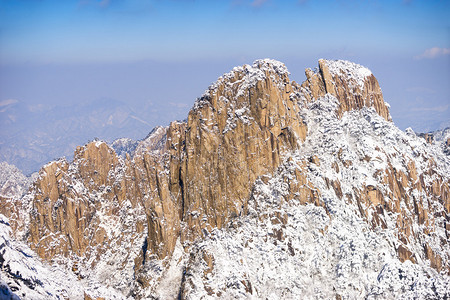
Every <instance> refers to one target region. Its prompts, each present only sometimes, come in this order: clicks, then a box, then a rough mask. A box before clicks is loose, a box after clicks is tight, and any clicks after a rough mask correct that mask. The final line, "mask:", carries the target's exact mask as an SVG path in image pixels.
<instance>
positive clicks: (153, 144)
mask: <svg viewBox="0 0 450 300" xmlns="http://www.w3.org/2000/svg"><path fill="white" fill-rule="evenodd" d="M306 73H307V80H306V81H305V82H304V83H303V84H302V85H298V84H297V83H295V82H292V81H290V80H289V78H288V71H287V68H286V67H285V66H284V65H283V64H282V63H280V62H277V61H273V60H268V59H266V60H258V61H256V62H255V63H254V64H253V65H252V66H248V65H245V66H243V67H237V68H235V69H233V71H231V72H230V73H227V74H225V75H223V76H222V77H220V78H219V79H218V81H217V82H216V83H214V84H212V85H211V86H210V88H209V89H208V91H207V92H205V94H204V95H203V96H202V97H201V98H200V99H198V101H197V102H196V103H195V105H194V108H193V109H192V110H191V112H190V113H189V116H188V119H187V120H186V121H185V122H172V123H171V124H170V125H169V126H168V127H157V128H155V129H154V130H153V131H152V132H151V133H150V134H149V135H148V136H147V137H146V138H145V139H144V140H142V141H139V142H134V141H132V140H128V139H122V140H119V141H117V142H115V143H114V144H113V145H112V148H111V147H110V146H109V145H107V144H106V143H103V142H100V141H97V142H92V143H89V144H87V145H85V146H83V147H78V148H77V151H76V152H75V155H74V161H73V162H68V161H66V160H59V161H55V162H51V163H49V164H47V165H45V166H44V167H43V168H42V169H41V172H40V176H39V178H38V179H37V180H36V181H35V183H34V185H33V188H32V189H31V190H30V192H29V193H28V194H27V195H26V196H25V197H23V198H22V200H21V203H20V205H19V209H17V208H15V207H13V208H14V213H13V214H8V216H10V217H12V219H11V218H10V220H9V221H8V220H7V219H5V218H3V217H2V219H1V220H3V221H2V222H3V223H2V224H0V225H1V226H2V227H1V231H0V235H1V237H2V240H0V258H1V260H0V261H1V263H2V265H1V273H0V274H1V278H0V279H1V280H0V293H1V292H4V294H5V295H6V294H7V293H9V295H10V296H11V293H15V294H16V295H18V296H20V297H23V298H25V299H35V298H37V299H40V298H46V297H47V298H52V297H53V298H55V297H56V298H57V297H58V295H59V296H64V297H69V298H73V299H80V298H82V297H85V294H86V295H89V297H105V298H108V299H109V298H115V297H116V298H126V297H131V298H143V299H148V298H156V299H174V298H181V299H214V298H223V299H362V298H367V299H392V298H405V299H445V298H448V297H450V294H449V291H450V277H449V273H448V272H449V271H450V247H449V233H450V232H449V229H450V228H449V226H448V222H449V220H450V217H449V210H450V200H449V199H450V198H449V195H450V188H449V185H450V157H449V156H448V155H446V154H445V151H446V148H445V147H443V146H442V145H443V144H445V143H446V142H447V141H446V139H447V138H448V137H447V135H445V134H444V133H442V134H441V136H439V138H437V140H436V142H432V143H429V142H427V140H426V139H423V138H422V137H419V136H417V135H416V134H415V133H414V132H413V131H412V130H406V132H403V131H401V130H399V129H398V128H397V127H396V126H395V125H394V123H392V121H391V118H390V114H389V106H388V105H387V104H386V103H385V102H384V99H383V96H382V93H381V89H380V87H379V85H378V82H377V81H376V79H375V77H374V76H373V75H372V73H371V72H370V71H369V70H368V69H366V68H364V67H362V66H360V65H357V64H354V63H351V62H347V61H327V60H320V61H319V70H318V71H317V72H315V73H314V72H312V71H308V70H307V72H306ZM113 148H114V149H113ZM243 166H245V167H243ZM0 200H2V199H0ZM7 203H10V202H7ZM11 203H12V202H11ZM17 204H18V203H17ZM8 224H11V225H8ZM16 227H17V228H19V229H15V228H16ZM11 229H12V230H11ZM11 231H15V232H14V233H15V234H16V236H17V232H20V233H22V234H21V235H20V237H22V238H23V240H24V241H26V242H27V243H28V245H30V247H31V248H32V249H36V253H37V254H38V255H39V257H41V258H42V259H45V260H46V261H47V262H46V263H42V262H41V261H40V259H39V258H37V256H36V254H34V253H33V251H32V250H30V248H28V246H26V245H25V244H24V243H22V242H19V241H15V240H14V239H13V238H12V232H11ZM54 263H55V264H54ZM64 274H67V276H65V275H64ZM52 276H54V277H56V278H53V277H52ZM30 282H31V285H28V284H27V283H30ZM5 284H6V285H8V286H9V289H8V288H4V286H5ZM1 285H3V287H2V286H1ZM46 293H47V294H46Z"/></svg>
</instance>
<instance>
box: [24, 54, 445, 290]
mask: <svg viewBox="0 0 450 300" xmlns="http://www.w3.org/2000/svg"><path fill="white" fill-rule="evenodd" d="M355 74H356V75H355ZM306 76H307V80H306V81H305V82H304V83H303V84H302V85H301V86H300V85H298V84H296V83H295V82H291V81H290V80H289V78H288V72H287V69H286V68H285V66H284V65H283V64H281V63H279V62H275V61H271V60H261V61H256V62H255V63H254V65H253V66H248V65H244V66H242V67H238V68H235V69H233V71H231V72H230V73H227V74H225V75H223V76H222V77H221V78H219V79H218V81H217V82H216V83H215V84H213V85H212V86H211V87H210V88H209V90H208V91H207V92H206V93H205V94H204V95H203V96H202V97H201V98H200V99H198V100H197V102H196V103H195V105H194V108H193V109H192V110H191V111H190V112H189V115H188V119H187V121H186V122H172V123H171V124H170V125H169V126H168V127H167V128H162V127H160V128H157V129H155V130H154V131H153V132H152V134H151V135H149V136H148V137H147V138H146V139H145V140H144V141H142V142H141V143H140V144H139V146H138V147H137V149H136V151H135V153H134V154H133V155H127V156H126V157H125V159H122V158H119V157H118V156H117V155H116V154H115V153H114V151H113V150H112V149H111V148H110V147H109V146H108V145H106V144H105V143H101V142H92V143H89V144H87V145H85V146H83V147H78V148H77V150H76V151H75V155H74V161H73V162H72V163H69V162H67V161H65V160H60V161H56V162H52V163H49V164H47V165H46V166H44V167H43V168H42V169H41V171H40V176H39V178H38V179H37V180H36V182H35V183H34V186H33V188H32V192H31V194H30V195H31V196H32V211H31V214H30V225H29V233H30V234H29V240H28V241H29V243H30V246H31V248H32V249H34V250H36V252H37V253H38V255H39V256H40V257H42V258H44V259H46V260H52V259H55V258H56V257H58V255H61V256H63V257H71V258H72V259H74V260H78V261H80V264H84V265H86V266H87V265H89V266H91V267H95V265H96V264H97V263H99V261H100V260H101V259H102V257H103V256H102V255H105V253H111V251H114V250H113V249H115V248H114V247H119V248H120V247H122V248H125V251H129V256H127V258H126V259H127V260H133V261H134V264H135V268H134V272H135V273H136V274H137V276H136V278H137V279H136V281H138V283H139V284H140V285H141V286H144V287H146V286H147V284H148V278H147V277H145V276H146V275H145V268H144V265H145V262H146V261H148V260H149V259H152V258H159V259H163V258H165V257H167V256H170V255H171V254H172V252H173V251H174V247H175V244H176V241H177V239H179V238H180V239H181V242H182V243H183V242H185V243H184V245H185V246H187V245H189V243H190V242H192V241H194V240H195V239H197V238H200V237H202V236H203V234H205V233H207V232H208V231H211V230H212V229H213V228H222V227H224V226H225V225H226V224H228V223H229V221H230V220H232V219H233V218H234V217H236V216H238V215H240V214H242V213H245V212H246V206H247V201H248V199H249V198H250V196H251V190H252V186H253V184H254V182H255V181H256V180H258V179H260V180H265V179H264V175H265V174H271V173H273V172H274V171H275V170H276V168H277V167H279V165H280V163H281V162H282V161H283V159H285V156H284V154H285V153H288V152H292V150H295V149H297V148H298V147H299V145H300V144H301V143H302V142H303V141H304V140H305V138H306V136H307V132H308V129H307V125H306V124H305V123H304V120H303V119H302V117H301V113H300V112H301V108H302V107H303V106H304V105H305V104H307V103H308V102H312V101H315V100H316V99H318V98H319V97H321V96H324V95H325V94H327V93H328V94H331V95H333V96H335V97H336V98H337V99H338V101H339V109H338V111H337V115H338V116H342V114H343V113H344V112H345V111H349V110H355V109H361V108H363V107H373V108H374V109H375V110H376V111H377V113H378V114H379V115H381V116H382V117H383V118H384V119H386V120H390V119H391V118H390V115H389V110H388V106H387V105H386V104H385V103H384V101H383V97H382V93H381V89H380V87H379V85H378V82H377V80H376V79H375V77H374V76H373V75H372V74H371V73H370V71H368V70H367V69H365V68H363V67H361V66H358V65H355V64H351V65H348V64H346V63H343V62H331V61H325V60H320V61H319V71H318V72H316V73H314V72H313V71H311V70H310V69H307V70H306ZM339 155H340V154H339V153H337V156H339ZM370 159H371V158H370V157H368V158H367V159H366V160H367V161H370ZM430 163H431V162H430ZM309 164H316V165H319V164H320V158H318V157H314V156H313V157H311V158H310V160H309V161H305V162H304V163H303V164H302V165H300V166H298V168H296V171H295V172H294V175H293V176H294V179H295V180H294V179H293V178H286V184H287V185H288V186H289V192H290V195H289V197H288V198H294V199H298V200H299V201H300V203H302V204H306V203H314V204H316V205H319V206H324V204H323V203H321V202H320V201H319V197H318V195H319V193H320V191H318V190H317V189H316V188H314V187H313V186H311V183H310V182H309V181H308V180H307V178H306V175H305V173H306V172H303V170H307V168H308V165H309ZM351 165H352V162H351V161H342V162H341V163H339V164H337V163H335V164H334V165H333V169H335V170H337V172H339V170H340V169H343V168H349V167H351ZM409 166H410V168H409V169H408V172H409V173H408V174H404V173H402V172H401V171H396V169H395V168H394V167H392V166H390V168H389V169H387V170H385V172H382V173H380V176H381V177H382V178H384V181H385V184H386V185H388V186H389V188H390V190H391V191H392V194H389V195H386V194H383V193H382V191H380V190H377V189H376V188H374V187H373V186H370V185H367V187H366V188H365V189H364V190H361V191H358V195H359V197H358V199H349V201H358V204H359V207H360V211H361V214H362V215H363V216H364V217H365V218H367V219H372V214H373V212H374V211H375V212H376V214H377V217H374V218H375V221H374V222H373V224H374V226H383V225H382V224H383V222H384V221H383V219H382V218H381V217H379V216H378V215H381V214H382V213H383V212H384V211H387V212H395V213H398V214H399V215H398V228H399V229H400V234H401V235H404V237H405V245H407V244H408V238H409V237H410V236H413V235H414V234H415V233H414V231H413V228H412V225H411V224H412V220H413V218H415V216H418V218H419V222H420V223H421V224H427V222H432V220H430V212H429V211H428V210H427V209H425V208H424V207H423V205H422V202H421V201H410V200H408V199H411V197H406V195H407V191H408V188H409V187H411V186H413V185H414V186H416V187H417V188H418V189H420V190H423V191H424V192H426V193H429V194H432V195H433V196H434V197H435V198H436V199H437V200H438V201H441V202H443V203H444V205H445V207H446V211H447V213H448V212H449V209H450V203H449V199H448V194H449V183H448V181H445V180H443V179H442V178H441V179H439V178H437V180H436V182H435V183H434V184H433V185H432V186H431V187H430V186H426V185H425V184H424V183H423V180H422V179H421V174H417V171H416V168H415V167H414V162H412V161H411V162H410V163H409ZM430 172H432V169H430ZM327 184H328V185H329V186H330V187H332V188H333V190H334V191H335V193H336V195H338V197H339V198H343V197H347V196H346V195H344V194H343V191H342V189H341V184H340V182H339V181H338V180H329V181H327ZM386 197H387V198H388V199H390V200H392V201H389V202H388V203H387V202H386V201H385V199H386ZM416 200H418V199H416ZM400 203H405V205H403V204H402V205H400ZM405 207H406V208H405ZM370 208H375V210H373V209H372V210H371V209H370ZM411 212H412V213H413V214H414V215H413V216H411ZM267 217H270V218H271V219H273V220H274V222H279V223H283V222H286V219H287V216H267ZM275 235H276V236H277V237H279V238H280V239H282V237H283V234H282V232H276V233H275ZM108 251H110V252H108ZM408 251H409V250H408V249H407V248H405V247H403V246H400V247H398V252H399V255H400V257H401V258H403V259H411V260H413V259H412V258H411V257H412V256H411V254H410V252H408ZM424 251H425V252H426V253H427V254H426V255H427V257H428V258H429V259H430V260H432V261H433V262H434V263H433V264H434V266H436V268H438V269H439V268H441V267H440V266H441V262H440V260H439V258H438V256H437V254H436V253H434V252H433V250H432V249H431V248H426V246H425V249H424ZM105 257H106V256H105ZM205 261H206V263H207V264H208V266H209V265H210V264H211V270H212V269H213V267H212V265H213V261H214V258H213V257H212V258H211V257H209V256H208V255H206V254H205ZM115 263H117V264H123V265H125V263H126V262H125V261H122V262H115ZM139 274H140V275H139ZM139 278H141V279H139ZM142 278H144V279H142ZM145 278H147V279H145ZM146 280H147V281H146Z"/></svg>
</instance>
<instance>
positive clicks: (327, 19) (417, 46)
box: [0, 0, 450, 161]
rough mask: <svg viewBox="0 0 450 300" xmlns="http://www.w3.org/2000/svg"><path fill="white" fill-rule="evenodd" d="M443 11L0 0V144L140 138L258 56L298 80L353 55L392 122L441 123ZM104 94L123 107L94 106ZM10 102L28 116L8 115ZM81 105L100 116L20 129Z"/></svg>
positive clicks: (446, 90)
mask: <svg viewBox="0 0 450 300" xmlns="http://www.w3.org/2000/svg"><path fill="white" fill-rule="evenodd" d="M449 12H450V1H415V0H410V1H401V0H399V1H366V2H360V1H340V0H335V1H331V0H330V1H320V2H316V1H308V0H299V1H273V0H272V1H271V0H247V1H246V0H229V1H214V2H211V1H203V0H202V1H189V0H186V1H182V0H171V1H156V0H155V1H145V0H132V1H122V0H101V1H94V0H79V1H78V0H73V1H49V0H41V1H23V0H16V1H10V0H8V1H4V0H3V1H0V124H1V125H2V129H1V131H2V132H1V135H0V137H1V140H0V148H2V147H3V148H4V147H7V146H8V144H11V143H13V142H14V141H16V140H20V139H24V138H23V137H25V136H26V135H27V134H28V135H29V136H28V137H27V138H28V139H29V140H30V141H33V139H39V143H40V145H47V144H51V143H54V142H55V141H60V142H62V139H60V135H62V134H63V135H64V137H65V138H67V139H69V140H70V138H71V134H72V135H74V138H72V140H71V141H72V142H73V143H84V142H86V141H87V139H88V136H90V138H94V137H99V138H103V139H113V138H120V137H124V136H123V135H126V136H128V137H132V138H139V137H140V138H143V137H145V132H146V131H147V129H148V131H150V130H151V128H153V127H154V126H157V125H167V124H168V123H169V122H170V121H173V120H177V119H179V120H182V119H185V118H186V117H187V112H188V111H189V109H190V108H191V107H192V105H193V103H194V101H195V99H196V98H197V97H199V96H201V95H202V93H203V91H204V90H205V89H207V87H208V86H209V85H210V84H211V83H213V82H214V81H215V80H216V79H217V78H218V77H219V76H221V75H222V74H223V73H225V72H228V71H230V70H231V69H232V68H233V67H235V66H238V65H243V64H251V63H252V62H253V61H254V60H255V59H260V58H272V59H276V60H279V61H282V62H284V63H285V64H286V66H287V68H288V69H289V71H290V72H291V76H290V78H291V80H295V81H297V82H302V81H303V80H304V79H305V78H306V77H305V75H304V69H305V68H315V67H316V66H317V61H318V59H320V58H326V59H345V60H350V61H353V62H355V63H358V64H361V65H363V66H365V67H368V68H369V69H370V70H371V71H372V72H373V73H374V75H375V77H376V78H377V79H378V81H379V83H380V86H381V88H382V90H383V94H384V99H385V101H387V102H388V103H389V104H390V105H391V114H392V117H393V120H394V122H395V124H396V125H397V126H398V127H399V128H401V129H403V130H404V129H406V128H407V127H412V128H413V129H414V130H415V131H417V132H428V131H433V130H437V129H443V128H445V127H448V126H450V113H449V112H450V110H449V106H450V85H449V82H450V20H449V18H448V14H449ZM108 100H114V101H116V103H122V104H125V105H122V104H120V105H119V104H118V107H119V106H120V111H108V109H110V108H111V107H102V109H103V111H102V112H100V108H99V107H95V105H96V104H98V103H108V102H107V101H108ZM102 101H104V102H102ZM105 101H106V102H105ZM18 103H20V104H21V106H20V107H21V109H22V110H23V109H26V110H29V112H32V113H33V118H31V117H27V116H25V115H24V112H23V111H21V110H20V109H18V108H17V109H16V111H14V113H12V112H11V111H12V110H13V109H12V107H13V106H14V105H17V104H18ZM80 104H82V106H83V107H95V109H97V110H98V111H97V112H96V114H89V112H88V111H82V113H83V115H80V117H79V120H82V121H83V122H91V123H92V124H93V123H95V122H96V121H102V122H103V123H102V124H97V125H95V126H94V125H92V124H91V125H92V126H91V127H90V129H89V130H85V131H84V132H83V134H81V132H80V134H79V135H78V136H77V138H75V133H74V132H71V130H69V129H65V130H64V131H57V132H55V133H54V134H55V135H56V136H50V135H51V134H50V133H48V132H37V133H34V132H33V133H30V131H31V130H32V129H35V128H43V129H42V130H44V129H45V128H48V127H49V126H51V124H50V125H49V124H46V125H45V126H44V121H49V122H50V121H51V120H53V119H54V118H56V117H55V116H52V115H49V114H51V113H54V112H55V111H60V110H61V109H64V108H68V107H76V106H77V105H80ZM102 105H104V104H102ZM106 106H108V105H106ZM17 107H18V106H17ZM107 113H111V115H112V114H115V115H119V116H121V117H122V119H123V120H122V119H120V120H121V122H122V121H123V122H122V123H120V122H116V123H117V124H119V123H120V124H119V125H120V126H119V125H117V126H118V127H112V128H110V129H108V130H106V131H105V130H103V129H104V128H105V126H106V125H105V124H106V123H105V122H106V121H104V120H95V118H97V117H98V118H100V117H105V116H106V117H107V115H106V114H107ZM19 114H22V116H21V117H20V116H19ZM127 114H128V115H127ZM125 115H126V116H125ZM37 116H41V119H42V121H40V119H39V118H40V117H37ZM126 117H128V119H126ZM130 117H131V118H134V119H133V120H134V121H133V122H137V123H133V122H132V121H130ZM52 118H53V119H52ZM19 119H20V120H21V122H22V124H20V125H19V124H17V123H16V122H18V121H16V120H19ZM44 119H45V120H44ZM125 119H126V120H125ZM106 120H108V119H106ZM58 121H60V122H63V121H62V120H58ZM75 121H76V120H75ZM75 121H74V120H72V122H75ZM108 122H109V121H108ZM124 122H125V123H124ZM58 124H59V123H58ZM124 124H125V125H124ZM135 124H138V125H139V126H137V127H133V126H135ZM76 125H77V126H78V127H74V128H77V129H76V130H78V131H82V130H84V129H83V128H84V127H83V126H81V125H82V124H81V125H80V124H76ZM86 125H87V127H89V126H88V125H89V124H86ZM74 126H75V125H74ZM85 127H86V126H85ZM133 128H135V129H133ZM14 129H17V130H14ZM45 130H46V129H45ZM102 130H103V131H102ZM127 130H128V131H127ZM6 131H8V132H6ZM12 131H14V132H13V133H11V132H12ZM127 132H129V134H127ZM102 134H104V136H102ZM119 134H120V136H119ZM91 135H92V136H91ZM115 135H117V136H115ZM33 145H34V144H33ZM16 147H18V148H14V149H15V150H10V152H9V153H13V152H14V151H15V152H17V151H19V150H20V149H21V148H20V147H22V146H20V145H19V144H17V145H16ZM35 148H36V149H34V148H33V149H32V150H30V151H38V150H39V151H41V152H45V151H46V150H42V149H41V148H39V147H37V146H36V147H35ZM11 151H12V152H11ZM15 152H14V153H15ZM11 155H12V154H11ZM55 155H56V154H55ZM3 159H6V158H4V157H3V156H2V160H3ZM43 161H44V159H43Z"/></svg>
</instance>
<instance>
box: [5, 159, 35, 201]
mask: <svg viewBox="0 0 450 300" xmlns="http://www.w3.org/2000/svg"><path fill="white" fill-rule="evenodd" d="M31 180H32V179H31V177H26V176H25V175H23V174H22V172H21V171H20V170H19V169H17V168H16V167H15V166H13V165H10V164H8V163H7V162H0V197H8V198H20V197H21V196H22V195H23V194H24V193H25V192H26V191H27V189H28V186H29V185H30V183H31Z"/></svg>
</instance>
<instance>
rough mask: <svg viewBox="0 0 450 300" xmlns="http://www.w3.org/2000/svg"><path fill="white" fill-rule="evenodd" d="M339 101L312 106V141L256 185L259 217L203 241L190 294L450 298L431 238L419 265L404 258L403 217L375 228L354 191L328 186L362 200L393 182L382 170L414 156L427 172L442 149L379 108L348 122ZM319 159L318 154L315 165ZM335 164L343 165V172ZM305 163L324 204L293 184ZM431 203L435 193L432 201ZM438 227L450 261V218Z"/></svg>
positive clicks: (389, 216) (442, 165)
mask: <svg viewBox="0 0 450 300" xmlns="http://www.w3.org/2000/svg"><path fill="white" fill-rule="evenodd" d="M337 105H338V103H337V101H336V99H335V98H334V97H330V96H327V97H324V98H321V99H319V100H318V101H317V102H314V103H312V104H310V106H309V108H308V109H306V110H304V111H303V113H304V114H305V117H306V121H307V123H308V128H309V130H310V131H309V133H308V137H307V139H306V141H305V142H304V143H303V145H302V147H301V148H300V149H299V150H298V151H296V152H295V153H291V154H290V155H288V158H287V159H286V160H285V162H284V164H283V165H282V166H280V167H279V169H278V170H277V172H276V173H275V174H273V176H271V177H269V178H266V179H265V180H264V181H263V180H259V181H258V182H257V183H256V184H255V187H254V189H253V193H252V199H251V201H250V204H249V206H250V207H249V214H248V215H245V216H241V217H239V218H237V219H235V220H234V221H233V222H232V224H230V226H229V228H227V229H223V230H215V231H213V232H212V233H211V234H210V235H209V236H208V238H206V239H205V240H204V241H201V242H199V243H197V244H196V245H195V247H194V250H192V251H191V259H190V261H189V263H188V266H187V271H186V278H185V280H184V287H183V289H184V290H183V292H184V297H186V298H187V299H200V298H204V299H209V298H210V299H214V298H216V297H223V298H226V299H231V298H253V299H334V298H335V297H342V298H343V299H393V298H395V299H400V298H403V299H444V298H446V297H449V296H450V278H449V276H448V274H446V272H445V271H444V272H442V273H441V274H439V273H438V272H437V271H436V270H435V269H433V268H431V267H430V265H429V261H427V260H426V259H425V258H424V257H420V255H419V254H418V253H419V252H420V248H421V244H422V242H423V239H428V238H429V237H427V236H425V235H423V234H420V233H418V234H417V240H416V241H415V244H414V245H413V246H411V247H412V248H415V247H416V248H417V249H419V251H418V252H417V256H416V257H417V263H416V264H414V263H412V262H411V261H410V260H406V261H405V262H403V263H402V262H401V261H400V260H399V258H398V254H397V253H396V251H395V249H396V247H397V246H398V245H400V244H402V242H401V241H400V239H399V238H398V229H397V227H396V226H395V222H396V217H397V214H395V213H385V214H384V215H383V216H381V218H383V220H384V222H385V223H386V228H383V227H381V226H379V227H375V228H374V227H373V226H372V225H371V222H370V220H367V218H365V217H364V216H361V212H360V208H359V207H358V203H357V202H355V201H351V200H350V199H351V197H339V195H337V193H336V191H335V190H334V189H333V187H332V186H331V185H330V184H329V183H327V182H332V181H336V180H338V181H339V182H340V189H341V191H342V193H343V194H344V195H353V197H356V194H357V193H355V190H357V189H363V188H364V186H365V185H367V184H371V185H373V186H374V187H376V188H377V189H380V190H383V189H386V188H387V186H386V185H385V184H383V182H382V181H381V180H380V178H378V177H377V176H376V174H377V171H378V170H384V169H385V168H387V165H388V164H392V165H395V168H397V169H399V170H401V169H404V168H405V166H404V165H405V161H407V159H408V158H415V159H414V160H415V162H416V165H417V169H418V170H417V171H418V172H419V173H422V172H426V171H427V161H426V158H424V157H430V156H431V157H442V152H441V149H439V147H433V146H430V145H427V144H426V143H425V141H424V140H422V139H421V138H418V137H416V136H415V134H414V133H412V132H411V131H410V132H407V133H405V132H402V131H400V130H399V129H398V128H396V127H395V126H394V124H392V123H391V122H387V121H385V120H384V119H383V118H381V117H380V116H379V115H378V114H376V113H375V111H374V110H373V109H368V108H365V109H362V110H361V111H352V112H348V113H345V114H344V116H343V117H342V119H338V118H336V115H335V111H336V106H337ZM340 149H343V151H341V154H340V155H341V156H342V157H345V158H346V159H348V160H349V161H351V162H352V165H351V166H350V167H348V168H347V167H345V166H344V165H343V163H342V161H340V160H339V159H338V156H337V155H336V154H337V153H338V152H339V150H340ZM377 149H379V150H377ZM381 149H384V150H381ZM377 151H379V152H377ZM376 152H377V153H376ZM396 154H397V155H396ZM401 154H404V156H402V155H401ZM367 156H370V157H371V159H370V161H369V162H367V161H366V160H364V158H365V157H367ZM312 157H316V158H317V160H314V162H313V163H305V162H308V161H310V160H311V158H312ZM333 164H335V165H338V168H339V171H336V170H335V168H334V167H333ZM305 165H306V166H307V167H306V168H305V167H304V166H305ZM296 170H298V171H300V172H306V177H307V180H308V183H307V185H309V186H311V185H312V186H313V187H314V188H316V189H317V191H319V193H320V196H319V199H320V201H321V202H322V203H323V204H324V205H323V206H317V205H314V204H306V205H301V203H300V201H299V200H296V199H295V197H294V199H293V198H292V195H290V191H289V185H290V183H291V182H292V181H293V180H295V176H294V174H295V171H296ZM437 170H438V172H439V173H440V174H441V175H443V176H445V177H446V178H447V180H448V178H449V171H450V161H449V160H448V158H443V159H442V160H440V161H439V163H438V165H437ZM427 180H431V178H429V179H427ZM415 192H416V191H411V192H410V193H411V194H414V193H415ZM426 200H429V199H423V201H426ZM434 205H437V206H439V205H440V204H439V203H434ZM440 211H444V208H443V207H442V205H441V207H440ZM442 221H444V220H442ZM444 222H445V221H444ZM436 225H437V226H435V227H432V228H430V231H431V232H434V233H432V234H431V236H432V239H433V238H434V240H433V241H432V243H433V242H434V244H433V247H436V248H439V249H440V250H441V251H444V252H445V253H442V254H443V255H444V257H446V261H447V262H446V263H447V265H448V257H449V254H450V249H449V248H448V246H447V245H446V247H441V246H440V245H439V240H440V239H447V237H446V235H445V232H444V231H442V230H441V229H440V228H442V227H441V226H442V224H436ZM416 226H418V224H417V225H416ZM433 235H434V237H433ZM413 251H414V250H413ZM339 299H340V298H339Z"/></svg>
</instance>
